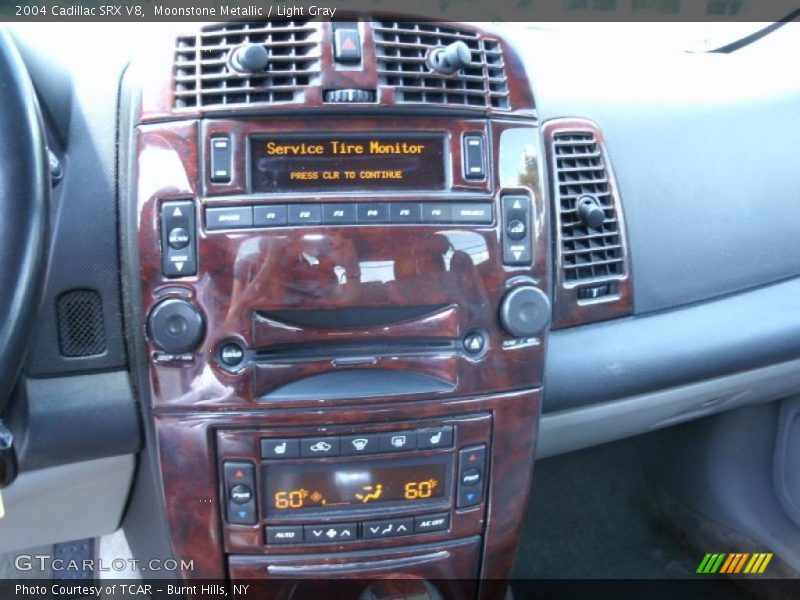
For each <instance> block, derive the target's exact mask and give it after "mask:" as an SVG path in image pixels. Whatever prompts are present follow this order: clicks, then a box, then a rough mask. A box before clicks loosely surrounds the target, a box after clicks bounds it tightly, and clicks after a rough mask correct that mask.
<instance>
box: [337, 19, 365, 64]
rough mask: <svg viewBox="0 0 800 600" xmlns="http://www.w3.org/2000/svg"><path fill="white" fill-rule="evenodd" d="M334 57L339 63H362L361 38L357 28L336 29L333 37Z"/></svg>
mask: <svg viewBox="0 0 800 600" xmlns="http://www.w3.org/2000/svg"><path fill="white" fill-rule="evenodd" d="M333 55H334V57H335V58H336V61H337V62H347V63H353V62H360V61H361V38H360V36H359V35H358V29H356V28H343V27H339V28H337V29H336V31H335V32H334V35H333Z"/></svg>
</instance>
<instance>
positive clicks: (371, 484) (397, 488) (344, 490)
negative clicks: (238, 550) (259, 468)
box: [264, 457, 450, 517]
mask: <svg viewBox="0 0 800 600" xmlns="http://www.w3.org/2000/svg"><path fill="white" fill-rule="evenodd" d="M449 464H450V462H449V459H447V458H442V457H436V458H434V459H424V462H420V461H415V462H413V463H409V462H408V461H402V462H389V461H372V462H359V463H343V464H327V465H281V464H275V465H272V464H270V465H267V466H266V467H264V482H265V484H264V485H265V488H266V490H265V491H266V494H265V498H266V508H267V516H269V517H278V516H281V515H286V514H290V513H293V512H295V511H298V510H305V509H313V510H322V511H327V510H336V509H342V508H359V507H361V508H364V507H372V506H376V505H384V504H390V503H391V504H395V505H396V504H406V503H412V502H413V503H417V502H425V501H430V500H436V499H440V498H444V497H445V494H446V493H447V490H448V486H447V472H448V467H449Z"/></svg>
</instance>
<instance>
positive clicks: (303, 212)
mask: <svg viewBox="0 0 800 600" xmlns="http://www.w3.org/2000/svg"><path fill="white" fill-rule="evenodd" d="M319 223H322V205H320V204H290V205H289V225H314V224H319Z"/></svg>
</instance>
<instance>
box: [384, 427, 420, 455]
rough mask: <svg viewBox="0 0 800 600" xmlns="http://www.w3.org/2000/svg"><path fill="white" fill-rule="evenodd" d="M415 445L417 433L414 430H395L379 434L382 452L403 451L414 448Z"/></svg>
mask: <svg viewBox="0 0 800 600" xmlns="http://www.w3.org/2000/svg"><path fill="white" fill-rule="evenodd" d="M416 447H417V434H416V432H415V431H396V432H394V433H382V434H381V451H382V452H405V451H407V450H415V449H416Z"/></svg>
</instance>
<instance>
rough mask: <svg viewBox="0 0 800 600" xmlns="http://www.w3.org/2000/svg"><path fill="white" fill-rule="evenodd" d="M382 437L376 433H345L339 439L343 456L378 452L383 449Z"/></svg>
mask: <svg viewBox="0 0 800 600" xmlns="http://www.w3.org/2000/svg"><path fill="white" fill-rule="evenodd" d="M380 446H381V437H380V436H379V435H378V434H375V433H367V434H364V435H345V436H342V438H341V439H340V441H339V450H340V452H341V454H342V456H353V455H358V454H377V453H379V452H380V451H381V448H380Z"/></svg>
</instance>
